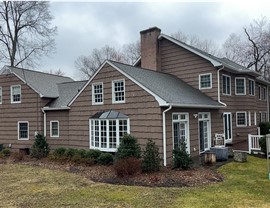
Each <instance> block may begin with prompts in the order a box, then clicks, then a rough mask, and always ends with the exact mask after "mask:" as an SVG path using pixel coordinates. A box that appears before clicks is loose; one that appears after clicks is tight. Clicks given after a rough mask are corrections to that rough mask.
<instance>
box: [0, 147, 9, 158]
mask: <svg viewBox="0 0 270 208" xmlns="http://www.w3.org/2000/svg"><path fill="white" fill-rule="evenodd" d="M10 153H11V152H10V149H7V148H4V149H2V151H1V152H0V154H1V156H2V157H4V158H6V157H9V156H10Z"/></svg>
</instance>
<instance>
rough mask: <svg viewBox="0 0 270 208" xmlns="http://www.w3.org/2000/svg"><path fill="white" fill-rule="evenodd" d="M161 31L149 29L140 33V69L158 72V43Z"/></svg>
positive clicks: (154, 28) (155, 28) (153, 28)
mask: <svg viewBox="0 0 270 208" xmlns="http://www.w3.org/2000/svg"><path fill="white" fill-rule="evenodd" d="M160 32H161V30H160V29H159V28H157V27H151V28H149V29H147V30H143V31H141V32H140V34H141V67H142V68H146V69H151V70H154V71H160V57H159V41H158V36H159V35H160Z"/></svg>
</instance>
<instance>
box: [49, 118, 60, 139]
mask: <svg viewBox="0 0 270 208" xmlns="http://www.w3.org/2000/svg"><path fill="white" fill-rule="evenodd" d="M50 135H51V137H59V121H50Z"/></svg>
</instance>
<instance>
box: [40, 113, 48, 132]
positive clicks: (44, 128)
mask: <svg viewBox="0 0 270 208" xmlns="http://www.w3.org/2000/svg"><path fill="white" fill-rule="evenodd" d="M41 111H42V113H43V122H44V126H43V135H44V137H46V122H47V121H46V112H45V110H44V109H43V108H41Z"/></svg>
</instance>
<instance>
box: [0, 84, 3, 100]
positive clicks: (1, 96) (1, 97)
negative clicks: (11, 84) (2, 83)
mask: <svg viewBox="0 0 270 208" xmlns="http://www.w3.org/2000/svg"><path fill="white" fill-rule="evenodd" d="M2 99H3V93H2V87H0V104H2Z"/></svg>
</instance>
